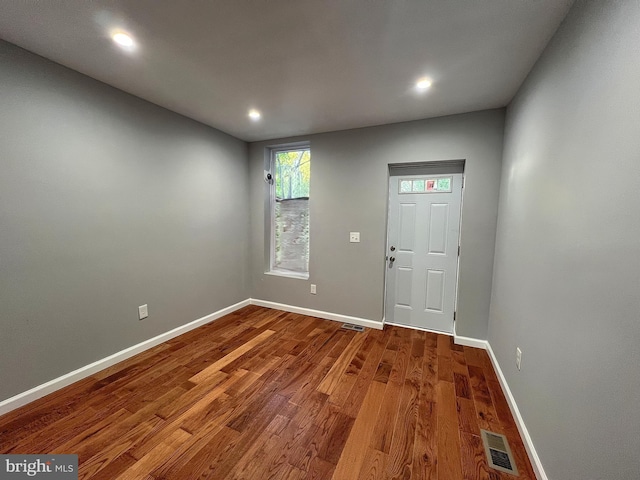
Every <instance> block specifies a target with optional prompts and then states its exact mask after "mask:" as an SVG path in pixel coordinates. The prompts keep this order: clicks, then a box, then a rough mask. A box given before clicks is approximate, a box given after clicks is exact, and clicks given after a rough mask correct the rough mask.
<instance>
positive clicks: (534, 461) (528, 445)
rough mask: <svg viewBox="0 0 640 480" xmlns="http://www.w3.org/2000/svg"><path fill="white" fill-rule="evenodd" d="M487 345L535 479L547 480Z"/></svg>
mask: <svg viewBox="0 0 640 480" xmlns="http://www.w3.org/2000/svg"><path fill="white" fill-rule="evenodd" d="M486 344H487V347H486V348H487V352H488V353H489V358H491V363H492V364H493V368H494V370H495V371H496V374H497V375H498V380H499V381H500V386H501V387H502V391H503V392H504V393H505V395H506V397H507V402H508V403H509V408H511V413H512V414H513V416H514V418H515V420H516V425H517V427H518V431H519V432H520V436H521V437H522V441H523V442H524V446H525V448H526V449H527V453H528V454H529V460H531V464H532V465H531V466H532V467H533V470H534V471H535V474H536V477H538V480H549V477H547V474H546V473H545V471H544V468H543V467H542V462H541V461H540V457H539V456H538V452H536V449H535V447H534V445H533V440H531V436H530V435H529V431H528V430H527V427H526V425H525V424H524V420H523V418H522V415H520V410H519V409H518V405H517V404H516V400H515V398H514V397H513V394H512V393H511V389H510V388H509V384H508V383H507V379H506V378H505V376H504V374H503V373H502V369H501V368H500V364H499V363H498V359H497V358H496V356H495V354H494V353H493V349H492V348H491V344H490V343H488V342H486Z"/></svg>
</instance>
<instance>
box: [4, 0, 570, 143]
mask: <svg viewBox="0 0 640 480" xmlns="http://www.w3.org/2000/svg"><path fill="white" fill-rule="evenodd" d="M572 3H573V0H295V1H293V0H210V1H205V0H200V1H196V0H190V1H175V0H136V1H131V0H105V1H87V0H60V1H42V0H3V1H2V6H1V7H0V10H1V15H0V38H3V39H4V40H7V41H9V42H11V43H14V44H16V45H19V46H21V47H23V48H25V49H27V50H30V51H32V52H35V53H37V54H39V55H42V56H43V57H46V58H49V59H51V60H53V61H55V62H58V63H60V64H62V65H65V66H67V67H69V68H72V69H74V70H77V71H79V72H82V73H84V74H86V75H88V76H90V77H93V78H95V79H98V80H100V81H102V82H105V83H107V84H109V85H113V86H114V87H116V88H119V89H121V90H124V91H125V92H129V93H131V94H133V95H136V96H138V97H141V98H144V99H146V100H148V101H150V102H153V103H155V104H158V105H161V106H163V107H166V108H168V109H170V110H173V111H175V112H178V113H181V114H183V115H185V116H187V117H191V118H193V119H196V120H198V121H200V122H202V123H205V124H207V125H210V126H212V127H215V128H218V129H220V130H222V131H224V132H227V133H229V134H231V135H234V136H235V137H238V138H241V139H243V140H247V141H254V140H265V139H271V138H278V137H285V136H292V135H301V134H310V133H318V132H326V131H333V130H342V129H348V128H356V127H364V126H370V125H381V124H386V123H394V122H402V121H407V120H415V119H420V118H428V117H436V116H442V115H449V114H454V113H461V112H470V111H476V110H482V109H487V108H497V107H503V106H505V105H507V104H508V103H509V101H510V100H511V98H513V95H514V94H515V93H516V91H517V89H518V87H519V86H520V85H521V83H522V81H523V80H524V78H525V77H526V75H527V73H528V72H529V71H530V69H531V67H532V66H533V64H534V63H535V61H536V60H537V58H538V57H539V56H540V54H541V53H542V50H543V48H544V47H545V45H546V44H547V42H548V41H549V39H550V38H551V36H552V35H553V33H554V32H555V30H556V29H557V27H558V25H559V24H560V22H561V21H562V19H563V18H564V16H565V15H566V13H567V11H568V10H569V8H570V6H571V4H572ZM114 30H124V31H126V32H128V33H130V34H131V35H132V36H133V37H134V38H135V40H136V43H137V48H136V49H135V50H133V51H124V50H123V49H121V48H119V47H118V46H117V45H116V44H115V43H114V42H113V41H112V39H111V34H112V32H113V31H114ZM421 77H429V78H430V79H431V80H432V82H433V85H432V87H431V88H430V89H429V90H427V91H426V92H423V93H422V94H420V93H418V92H416V89H415V88H414V86H415V82H416V80H418V79H419V78H421ZM251 108H255V109H258V110H260V112H261V113H262V118H261V119H260V120H259V121H252V120H251V119H250V118H249V117H248V116H247V113H248V111H249V109H251Z"/></svg>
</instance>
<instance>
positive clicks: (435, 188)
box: [398, 177, 451, 194]
mask: <svg viewBox="0 0 640 480" xmlns="http://www.w3.org/2000/svg"><path fill="white" fill-rule="evenodd" d="M399 182H400V188H399V189H398V191H399V193H400V194H403V193H405V194H407V193H449V192H451V177H423V178H401V179H400V180H399Z"/></svg>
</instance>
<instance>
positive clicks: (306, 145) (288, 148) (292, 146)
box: [265, 142, 311, 280]
mask: <svg viewBox="0 0 640 480" xmlns="http://www.w3.org/2000/svg"><path fill="white" fill-rule="evenodd" d="M299 150H309V151H311V144H310V142H296V143H288V144H284V145H277V146H273V147H270V148H268V158H269V160H268V161H269V168H268V173H271V175H272V181H271V182H270V183H269V196H268V202H269V209H268V210H269V219H268V225H269V228H268V235H267V239H268V242H269V249H268V251H269V259H268V262H267V267H268V268H267V271H265V274H266V275H276V276H279V277H289V278H297V279H301V280H308V279H309V271H308V270H310V269H311V266H310V265H309V266H308V267H307V268H308V270H307V272H295V271H293V270H286V269H283V268H277V267H274V262H275V257H276V225H275V216H276V215H275V209H276V168H275V162H276V154H278V153H280V152H294V151H299ZM309 202H311V192H309ZM309 232H311V228H309ZM310 252H311V234H309V256H311V253H310ZM310 260H311V259H309V263H311V262H310Z"/></svg>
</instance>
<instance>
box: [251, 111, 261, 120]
mask: <svg viewBox="0 0 640 480" xmlns="http://www.w3.org/2000/svg"><path fill="white" fill-rule="evenodd" d="M261 116H262V115H261V114H260V112H259V111H258V110H249V118H250V119H251V120H254V121H256V120H260V117H261Z"/></svg>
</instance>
